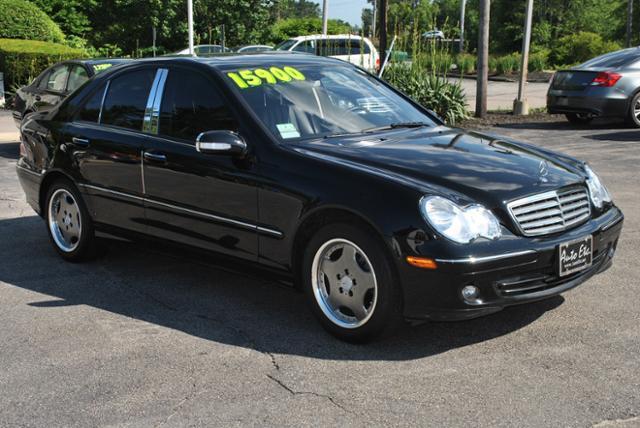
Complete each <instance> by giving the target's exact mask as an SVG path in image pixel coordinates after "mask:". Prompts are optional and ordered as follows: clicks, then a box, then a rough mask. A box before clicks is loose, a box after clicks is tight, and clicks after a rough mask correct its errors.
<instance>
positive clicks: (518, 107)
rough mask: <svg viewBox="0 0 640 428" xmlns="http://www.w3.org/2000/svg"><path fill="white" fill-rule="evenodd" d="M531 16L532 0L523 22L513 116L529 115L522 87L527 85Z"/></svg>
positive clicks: (528, 0)
mask: <svg viewBox="0 0 640 428" xmlns="http://www.w3.org/2000/svg"><path fill="white" fill-rule="evenodd" d="M532 16H533V0H527V15H526V18H525V21H524V37H523V38H522V62H521V63H520V82H519V84H518V98H517V99H516V100H515V101H514V102H513V114H515V115H527V114H529V104H528V103H527V99H526V98H525V97H524V85H525V84H526V83H527V72H528V71H529V70H528V68H529V44H530V43H531V20H532Z"/></svg>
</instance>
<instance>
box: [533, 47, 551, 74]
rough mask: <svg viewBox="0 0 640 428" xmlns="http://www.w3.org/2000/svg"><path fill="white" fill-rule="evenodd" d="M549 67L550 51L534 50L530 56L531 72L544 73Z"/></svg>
mask: <svg viewBox="0 0 640 428" xmlns="http://www.w3.org/2000/svg"><path fill="white" fill-rule="evenodd" d="M548 66H549V50H548V49H539V50H535V51H534V50H532V52H531V53H530V54H529V71H544V70H545V69H547V68H548Z"/></svg>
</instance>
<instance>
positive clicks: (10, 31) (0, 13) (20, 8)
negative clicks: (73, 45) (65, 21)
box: [0, 0, 64, 42]
mask: <svg viewBox="0 0 640 428" xmlns="http://www.w3.org/2000/svg"><path fill="white" fill-rule="evenodd" d="M0 38H10V39H27V40H42V41H47V42H62V41H64V34H63V33H62V31H61V30H60V27H58V25H57V24H55V23H54V22H53V21H52V20H51V18H49V17H48V16H47V15H46V14H45V13H44V12H43V11H41V10H40V9H38V7H37V6H36V5H34V4H33V3H31V2H29V1H26V0H0Z"/></svg>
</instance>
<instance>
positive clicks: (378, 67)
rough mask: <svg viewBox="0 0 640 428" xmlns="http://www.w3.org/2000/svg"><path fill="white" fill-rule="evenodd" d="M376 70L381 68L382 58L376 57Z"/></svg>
mask: <svg viewBox="0 0 640 428" xmlns="http://www.w3.org/2000/svg"><path fill="white" fill-rule="evenodd" d="M376 70H380V58H376Z"/></svg>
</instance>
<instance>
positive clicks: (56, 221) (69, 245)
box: [49, 189, 82, 253]
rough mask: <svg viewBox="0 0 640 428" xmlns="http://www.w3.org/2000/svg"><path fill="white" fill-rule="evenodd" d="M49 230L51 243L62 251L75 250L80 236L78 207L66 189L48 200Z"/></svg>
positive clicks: (57, 191) (58, 191) (80, 223)
mask: <svg viewBox="0 0 640 428" xmlns="http://www.w3.org/2000/svg"><path fill="white" fill-rule="evenodd" d="M49 230H50V231H51V236H52V237H53V241H54V242H55V244H56V245H57V246H58V248H60V249H61V250H62V251H64V252H67V253H70V252H72V251H73V250H75V249H76V248H77V247H78V245H79V243H80V237H81V236H82V235H81V234H82V220H81V214H80V207H79V206H78V202H77V201H76V199H75V198H74V196H73V195H72V194H71V193H70V192H69V191H68V190H66V189H58V190H56V191H55V192H54V193H53V194H52V195H51V198H49Z"/></svg>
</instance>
